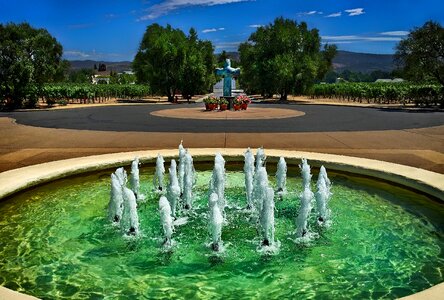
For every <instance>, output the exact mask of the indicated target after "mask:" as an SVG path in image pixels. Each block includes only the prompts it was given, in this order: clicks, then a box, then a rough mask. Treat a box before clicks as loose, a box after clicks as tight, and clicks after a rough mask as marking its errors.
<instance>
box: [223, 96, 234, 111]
mask: <svg viewBox="0 0 444 300" xmlns="http://www.w3.org/2000/svg"><path fill="white" fill-rule="evenodd" d="M222 98H224V99H225V100H227V101H228V110H232V109H233V100H234V97H233V96H222V97H221V99H222Z"/></svg>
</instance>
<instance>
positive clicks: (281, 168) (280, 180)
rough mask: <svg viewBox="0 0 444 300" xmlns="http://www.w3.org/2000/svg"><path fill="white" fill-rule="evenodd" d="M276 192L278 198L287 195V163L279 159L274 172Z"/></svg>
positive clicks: (281, 158) (283, 159)
mask: <svg viewBox="0 0 444 300" xmlns="http://www.w3.org/2000/svg"><path fill="white" fill-rule="evenodd" d="M276 192H277V194H278V195H279V197H282V196H283V195H285V194H286V193H287V163H286V162H285V158H283V157H280V158H279V162H278V165H277V171H276Z"/></svg>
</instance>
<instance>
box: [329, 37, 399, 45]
mask: <svg viewBox="0 0 444 300" xmlns="http://www.w3.org/2000/svg"><path fill="white" fill-rule="evenodd" d="M322 39H324V40H327V41H331V42H334V43H336V42H344V41H345V42H398V41H400V40H401V38H400V37H394V36H393V37H385V36H359V35H326V36H322Z"/></svg>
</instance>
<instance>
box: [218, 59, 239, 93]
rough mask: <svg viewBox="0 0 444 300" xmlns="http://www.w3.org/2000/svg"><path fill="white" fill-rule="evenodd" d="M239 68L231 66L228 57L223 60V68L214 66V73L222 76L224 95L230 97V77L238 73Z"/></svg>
mask: <svg viewBox="0 0 444 300" xmlns="http://www.w3.org/2000/svg"><path fill="white" fill-rule="evenodd" d="M239 74H240V69H239V68H233V67H231V61H230V59H229V58H227V59H226V60H225V63H224V67H223V68H216V75H219V76H223V77H224V97H231V79H232V77H233V76H234V75H239Z"/></svg>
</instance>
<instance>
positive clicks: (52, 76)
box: [0, 23, 69, 109]
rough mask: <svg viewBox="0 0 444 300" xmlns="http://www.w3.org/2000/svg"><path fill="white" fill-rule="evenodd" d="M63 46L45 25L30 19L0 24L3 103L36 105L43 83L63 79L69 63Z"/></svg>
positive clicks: (1, 92) (7, 105)
mask: <svg viewBox="0 0 444 300" xmlns="http://www.w3.org/2000/svg"><path fill="white" fill-rule="evenodd" d="M62 53H63V48H62V46H61V45H60V43H59V42H57V40H56V39H55V38H54V37H52V36H51V35H50V34H49V32H48V31H47V30H45V29H35V28H33V27H31V26H30V25H29V24H28V23H21V24H14V23H8V24H6V25H3V24H0V107H1V106H3V107H6V108H7V109H11V108H18V107H21V106H22V104H23V102H24V100H28V103H27V105H28V106H33V105H35V103H36V101H37V98H36V97H37V96H36V95H37V94H36V93H30V91H31V90H35V89H39V88H40V87H41V86H42V85H43V83H46V82H53V81H57V80H61V79H63V77H64V74H65V73H66V70H67V68H68V67H69V64H68V63H67V62H66V61H64V60H62Z"/></svg>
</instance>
